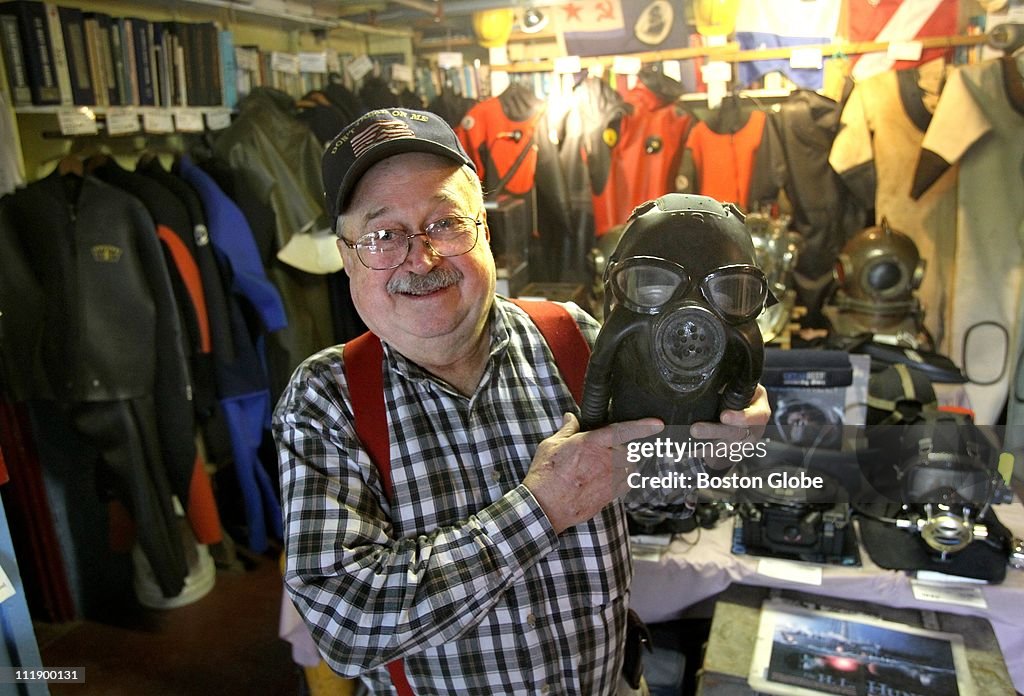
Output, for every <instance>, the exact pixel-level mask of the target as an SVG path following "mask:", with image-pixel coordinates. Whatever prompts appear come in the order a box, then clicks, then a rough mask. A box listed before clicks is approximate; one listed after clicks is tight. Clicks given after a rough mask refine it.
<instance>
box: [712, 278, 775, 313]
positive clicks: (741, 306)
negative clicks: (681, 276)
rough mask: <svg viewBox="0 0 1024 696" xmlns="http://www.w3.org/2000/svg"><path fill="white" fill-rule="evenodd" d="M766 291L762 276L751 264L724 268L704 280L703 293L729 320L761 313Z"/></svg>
mask: <svg viewBox="0 0 1024 696" xmlns="http://www.w3.org/2000/svg"><path fill="white" fill-rule="evenodd" d="M767 292H768V288H767V284H766V283H765V279H764V275H763V274H762V273H761V272H760V271H758V270H757V269H756V268H753V267H752V266H742V267H737V268H732V269H728V268H727V269H724V270H722V271H718V272H716V273H712V274H711V275H709V276H708V277H707V278H705V279H704V296H705V297H706V298H707V300H708V302H710V303H711V305H712V306H713V307H714V308H715V309H716V310H718V312H719V314H721V315H722V316H723V317H725V318H727V319H730V320H732V321H743V320H746V319H753V318H754V317H756V316H757V315H758V314H760V313H761V310H762V309H763V308H764V302H765V298H766V297H767Z"/></svg>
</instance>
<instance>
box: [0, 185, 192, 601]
mask: <svg viewBox="0 0 1024 696" xmlns="http://www.w3.org/2000/svg"><path fill="white" fill-rule="evenodd" d="M0 240H2V242H0V245H2V246H3V247H4V250H5V251H11V252H12V253H9V254H8V253H5V254H4V255H3V260H4V266H3V270H2V271H0V277H2V279H3V280H2V281H0V311H3V313H4V317H5V318H4V326H3V331H4V342H3V345H2V346H0V349H2V350H3V351H4V352H5V353H8V350H9V349H10V352H9V354H8V355H10V356H17V355H25V354H31V353H32V352H33V351H38V352H39V354H40V359H39V360H38V361H33V362H30V363H29V364H28V365H29V366H31V367H32V368H33V369H36V368H41V369H42V373H41V374H39V373H34V371H33V372H29V373H28V375H27V376H26V378H25V379H23V380H20V381H19V383H18V384H16V385H13V386H14V387H16V388H18V389H21V390H22V391H21V392H20V393H13V394H12V396H13V397H14V398H16V399H45V400H52V401H55V402H58V403H61V404H66V405H67V406H68V407H69V408H70V410H71V417H72V421H73V423H74V425H75V428H76V430H77V431H78V433H79V434H80V435H81V436H82V438H83V440H84V441H85V442H87V443H88V444H89V445H91V446H92V448H93V449H94V451H95V453H96V456H97V458H98V464H97V466H98V467H100V469H99V470H100V471H102V472H103V486H102V487H103V488H104V489H106V490H108V491H109V492H110V493H111V494H112V495H114V496H116V497H117V498H118V499H119V500H121V501H122V502H123V503H124V504H125V506H126V507H127V508H128V510H129V511H130V513H131V514H132V515H133V517H134V519H135V521H136V523H137V525H138V530H139V542H140V545H141V546H142V548H143V551H144V552H145V554H146V556H147V558H148V560H150V562H151V565H152V566H153V569H154V572H155V573H156V576H157V579H158V581H159V582H160V585H161V589H162V590H163V591H164V593H165V594H166V595H167V596H173V595H174V594H176V593H177V591H180V589H181V584H182V583H183V581H184V576H185V575H186V574H187V572H188V566H187V563H185V561H184V552H183V549H182V545H181V537H180V532H179V530H178V527H177V516H176V515H175V513H174V509H173V507H172V505H171V494H172V493H173V494H175V495H177V496H178V499H179V500H180V501H181V503H182V504H183V505H185V506H187V505H188V503H189V494H190V486H191V483H192V474H193V468H194V460H195V447H194V440H193V437H192V433H193V428H194V420H193V412H192V403H191V391H190V387H189V382H188V373H187V367H186V362H185V357H184V350H183V348H182V336H181V327H180V324H179V322H178V311H177V307H176V306H175V301H174V297H173V294H172V291H171V284H170V280H169V278H168V274H167V268H166V265H165V263H164V258H163V254H162V252H161V250H160V243H159V241H158V238H157V235H156V232H155V230H154V227H153V223H152V220H151V219H150V217H149V215H148V214H147V212H146V210H145V208H144V207H143V206H142V204H141V203H140V202H139V201H138V200H137V199H135V198H134V197H132V196H130V195H128V194H126V193H124V192H122V191H120V190H119V189H117V188H115V187H113V186H110V185H108V184H105V183H103V182H102V181H100V180H99V179H96V178H95V177H92V176H86V177H84V178H83V177H78V176H61V175H60V174H58V173H57V172H54V173H52V174H50V175H49V176H47V177H45V178H43V179H41V180H39V181H36V182H33V183H32V184H30V185H29V186H27V187H25V188H24V189H21V190H20V191H18V192H16V193H15V194H13V195H11V196H7V197H5V198H4V199H2V200H0ZM16 264H25V265H24V267H21V268H16V267H15V266H16ZM24 279H28V280H30V281H33V282H30V285H29V286H28V287H27V288H19V287H18V286H17V281H19V280H24ZM26 289H28V290H29V291H36V292H40V293H41V298H42V300H41V304H40V305H39V306H38V309H41V314H40V316H41V317H42V320H41V321H40V320H39V317H27V316H26V315H25V313H24V311H23V310H22V308H21V307H20V305H21V302H22V300H21V298H22V297H23V296H24V293H25V291H26ZM8 355H5V357H4V362H5V363H7V364H10V357H8Z"/></svg>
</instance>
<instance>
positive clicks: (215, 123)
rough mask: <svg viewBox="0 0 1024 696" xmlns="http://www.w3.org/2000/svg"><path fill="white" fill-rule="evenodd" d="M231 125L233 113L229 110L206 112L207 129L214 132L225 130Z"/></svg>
mask: <svg viewBox="0 0 1024 696" xmlns="http://www.w3.org/2000/svg"><path fill="white" fill-rule="evenodd" d="M230 125H231V112H230V111H228V110H227V109H218V110H217V111H207V112H206V127H207V128H209V129H210V130H212V131H215V130H224V129H225V128H227V127H228V126H230Z"/></svg>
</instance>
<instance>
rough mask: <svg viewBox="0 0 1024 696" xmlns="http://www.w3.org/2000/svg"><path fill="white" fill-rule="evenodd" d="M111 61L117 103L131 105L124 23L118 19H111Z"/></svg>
mask: <svg viewBox="0 0 1024 696" xmlns="http://www.w3.org/2000/svg"><path fill="white" fill-rule="evenodd" d="M109 36H110V39H111V59H112V60H113V61H114V79H115V80H116V82H117V85H118V103H119V104H121V105H124V106H127V105H128V104H130V103H131V78H129V77H128V67H127V66H125V36H124V23H122V21H121V19H120V18H117V19H113V18H112V19H111V33H110V35H109Z"/></svg>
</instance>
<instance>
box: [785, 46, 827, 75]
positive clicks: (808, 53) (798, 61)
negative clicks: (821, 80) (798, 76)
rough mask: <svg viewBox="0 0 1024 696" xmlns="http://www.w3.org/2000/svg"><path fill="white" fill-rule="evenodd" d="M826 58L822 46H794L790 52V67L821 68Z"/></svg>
mask: <svg viewBox="0 0 1024 696" xmlns="http://www.w3.org/2000/svg"><path fill="white" fill-rule="evenodd" d="M824 59H825V58H824V56H823V55H822V54H821V49H820V48H813V47H810V46H794V47H793V48H792V49H790V52H789V67H791V68H810V69H811V70H821V66H822V62H823V61H824Z"/></svg>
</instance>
